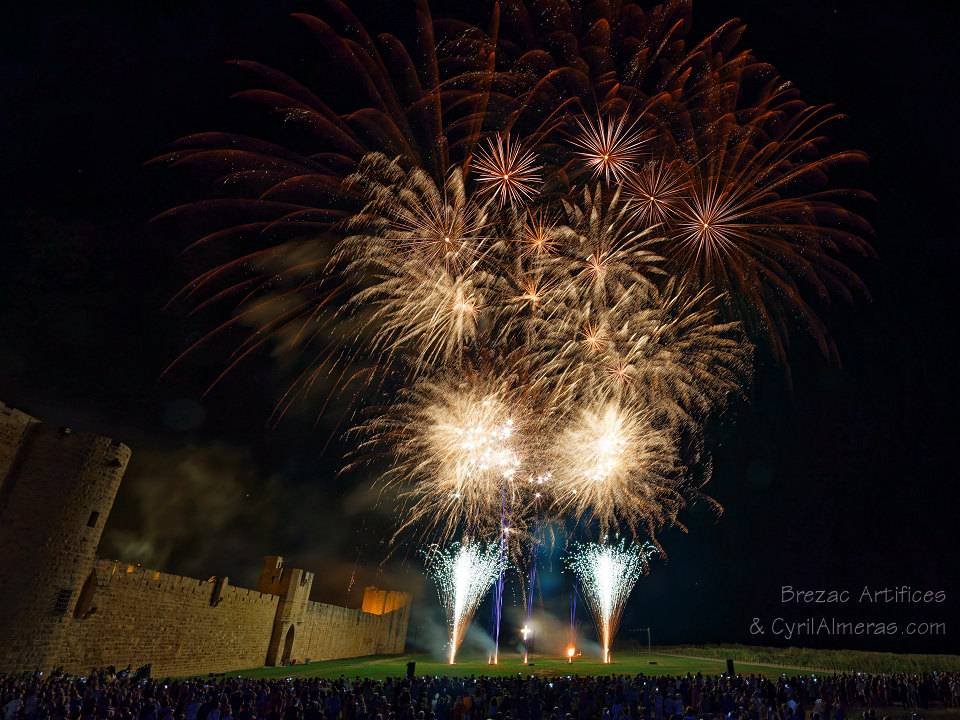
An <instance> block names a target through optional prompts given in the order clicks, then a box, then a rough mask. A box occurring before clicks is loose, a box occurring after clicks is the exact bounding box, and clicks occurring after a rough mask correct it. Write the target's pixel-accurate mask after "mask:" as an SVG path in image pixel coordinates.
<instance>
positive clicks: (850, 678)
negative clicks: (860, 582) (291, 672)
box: [0, 668, 960, 720]
mask: <svg viewBox="0 0 960 720" xmlns="http://www.w3.org/2000/svg"><path fill="white" fill-rule="evenodd" d="M143 675H144V673H141V674H140V675H137V674H135V673H131V672H129V670H128V671H122V672H119V673H117V672H115V671H113V669H112V668H111V669H107V670H102V671H96V672H93V673H91V674H90V675H89V676H87V677H75V676H69V675H64V674H54V675H52V676H43V675H40V674H36V675H22V676H16V677H7V678H0V692H2V695H0V697H2V705H0V712H2V720H641V719H643V720H695V719H697V718H711V719H716V720H723V719H724V718H729V719H730V720H848V718H849V719H850V720H876V719H877V718H883V717H884V716H885V715H886V714H887V712H888V711H890V710H893V709H900V710H903V711H908V712H913V713H916V714H918V715H922V713H923V712H924V710H925V709H927V708H929V707H935V706H939V707H948V708H957V707H960V674H957V673H933V672H931V673H921V674H915V675H907V674H899V675H860V674H855V675H851V674H843V675H826V676H817V675H812V674H811V675H806V676H793V677H787V676H786V675H784V676H782V677H780V678H779V679H775V680H774V679H769V678H765V677H760V676H754V675H750V676H740V675H737V676H729V675H720V676H708V675H702V674H699V673H698V674H696V675H685V676H666V675H660V676H654V675H608V676H603V677H593V676H587V677H585V676H575V675H574V676H566V675H564V676H559V677H552V678H547V677H535V676H519V675H516V676H506V677H486V676H480V677H477V676H468V677H446V676H442V677H434V676H418V677H412V678H407V677H395V678H387V679H386V680H372V679H361V678H356V679H354V680H349V679H345V678H343V677H341V678H339V679H336V680H329V679H327V680H325V679H320V678H284V679H269V680H268V679H247V678H239V677H210V678H206V679H192V680H157V679H152V678H148V677H144V676H143Z"/></svg>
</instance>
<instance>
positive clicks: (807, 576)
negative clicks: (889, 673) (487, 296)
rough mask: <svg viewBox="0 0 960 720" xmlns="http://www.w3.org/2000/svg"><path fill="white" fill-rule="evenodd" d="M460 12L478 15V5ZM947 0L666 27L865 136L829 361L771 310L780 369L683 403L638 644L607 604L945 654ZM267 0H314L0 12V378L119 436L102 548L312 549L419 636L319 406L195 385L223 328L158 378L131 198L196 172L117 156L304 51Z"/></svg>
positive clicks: (954, 586)
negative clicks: (678, 466)
mask: <svg viewBox="0 0 960 720" xmlns="http://www.w3.org/2000/svg"><path fill="white" fill-rule="evenodd" d="M350 5H351V7H354V8H356V9H357V10H358V12H360V13H361V17H363V18H364V19H365V20H367V21H368V23H367V24H368V27H370V28H372V29H373V30H377V31H381V30H387V29H389V30H391V31H398V28H399V31H402V30H403V28H404V27H405V26H406V25H405V23H406V22H407V21H406V19H405V18H407V17H409V12H408V5H412V3H408V2H407V1H406V0H397V1H396V2H387V1H386V0H379V1H377V0H366V1H365V2H363V3H350ZM84 6H89V7H84ZM442 6H443V4H442V3H441V4H440V5H438V7H442ZM788 6H789V7H788ZM470 7H471V8H473V10H471V12H474V13H475V14H477V16H478V17H482V16H483V15H484V13H483V12H482V9H483V8H484V7H486V3H485V2H481V0H477V2H474V3H471V4H470ZM952 7H953V3H950V2H944V3H933V2H923V3H893V2H890V1H889V0H883V1H882V2H865V1H860V0H855V1H851V2H832V3H826V2H820V1H816V0H814V1H810V2H797V3H779V2H768V1H767V0H742V1H734V0H723V1H722V2H721V1H719V0H709V2H707V1H706V0H704V1H702V2H700V3H695V5H694V22H695V26H694V30H693V32H692V33H691V34H690V37H691V38H697V39H699V38H700V37H702V36H703V35H704V33H705V32H707V31H708V30H709V29H711V28H713V27H715V26H717V25H719V24H720V23H721V22H723V21H725V20H727V19H729V18H732V17H741V18H743V19H744V20H745V21H746V23H747V27H748V29H747V33H746V36H745V40H744V43H743V44H744V45H745V46H746V47H751V48H753V49H754V50H755V51H756V54H757V56H758V57H759V58H760V59H762V60H765V61H768V62H771V63H772V64H773V65H775V66H776V67H777V69H778V70H779V71H780V73H781V74H782V75H783V76H784V77H785V78H789V79H792V80H794V81H795V82H796V83H797V84H798V85H799V87H800V89H801V91H802V92H803V96H804V98H805V99H807V100H808V101H810V102H813V103H817V104H823V103H828V102H834V103H836V104H837V108H838V110H839V111H840V112H843V113H845V114H847V115H849V119H847V120H845V121H843V122H841V123H838V124H837V125H836V126H835V127H834V128H833V129H832V130H831V132H830V134H831V137H832V138H833V140H834V143H833V145H832V147H834V148H845V147H856V148H860V149H863V150H865V151H866V152H867V153H868V154H869V155H870V157H871V162H870V164H869V166H864V167H860V168H856V169H852V170H845V171H844V173H843V174H842V178H841V179H842V180H843V181H844V182H846V183H848V184H850V185H852V186H855V187H862V188H865V189H867V190H869V191H870V192H872V193H873V194H874V195H876V197H877V199H878V202H877V203H876V204H868V205H862V206H860V205H858V206H856V209H858V210H859V211H861V212H862V213H863V214H865V215H866V216H867V218H868V219H869V220H870V221H871V223H872V224H873V226H874V228H875V231H876V237H875V238H874V245H875V248H876V250H877V252H878V255H879V257H878V259H876V260H869V261H866V260H862V259H859V258H855V257H847V259H848V261H849V263H850V264H851V265H852V267H854V268H855V269H856V270H857V271H858V272H859V273H860V274H861V276H862V277H863V278H864V279H865V281H866V283H867V285H868V287H869V288H870V290H871V293H872V296H873V299H872V301H866V300H865V299H859V300H857V302H856V303H855V304H853V305H852V306H848V305H846V304H843V303H842V302H841V303H839V304H837V305H836V306H835V307H834V308H832V309H830V310H828V311H826V313H825V314H826V316H827V317H828V319H829V324H830V327H831V328H832V330H833V334H834V336H835V338H836V340H837V344H838V346H839V351H840V356H841V360H842V363H841V364H839V365H837V364H831V363H828V362H827V361H826V360H824V359H823V358H822V357H821V356H819V354H818V353H817V351H816V349H815V348H814V347H812V343H810V342H808V341H806V340H804V339H803V338H802V337H800V336H799V335H798V336H797V339H796V340H795V342H794V345H793V347H792V348H791V351H790V354H791V358H792V361H791V367H790V376H791V377H792V386H791V384H790V382H788V380H787V372H786V371H785V369H784V368H783V367H778V366H776V365H775V364H774V363H772V362H771V361H770V360H769V359H768V358H767V357H766V356H765V355H764V354H763V353H761V354H760V356H759V357H758V367H757V371H756V376H755V381H754V384H753V387H752V389H751V391H750V399H749V402H748V403H743V404H741V405H739V406H737V407H736V408H734V411H733V412H732V413H730V414H729V416H728V417H726V418H725V419H724V422H723V423H719V424H716V425H715V426H713V427H711V431H710V438H711V441H710V442H711V449H712V452H713V457H714V476H713V479H712V481H711V483H710V484H709V485H708V487H707V490H708V492H709V493H710V494H711V495H712V496H713V497H715V498H716V499H717V500H719V501H720V502H721V504H722V505H723V506H724V507H725V513H724V514H723V516H722V517H720V518H719V519H716V518H714V517H713V516H712V515H711V514H710V513H709V512H707V511H706V510H705V509H700V508H697V507H694V508H693V509H692V510H690V511H688V512H686V513H685V514H684V516H683V519H684V522H685V523H686V524H687V526H688V528H689V530H690V532H689V534H682V533H680V532H679V531H675V530H673V531H669V532H666V533H664V535H663V536H662V537H661V540H662V542H663V544H664V547H665V548H666V550H667V552H668V553H669V560H668V562H667V563H666V564H664V563H663V562H662V561H660V562H657V563H655V565H654V567H653V571H652V572H651V574H650V576H649V577H647V578H644V579H642V580H641V582H640V585H639V587H638V590H637V592H636V593H635V595H634V597H633V598H632V600H631V603H630V606H629V611H628V614H627V616H626V618H625V620H624V623H623V632H622V633H621V637H622V638H623V639H626V640H630V639H631V638H633V639H636V640H638V641H639V639H640V637H641V635H640V633H638V632H636V631H635V630H633V631H632V630H631V629H634V628H637V627H640V626H647V625H650V626H652V627H653V640H654V642H655V643H656V642H663V643H667V642H698V643H700V642H720V641H740V642H751V643H753V644H773V643H776V642H777V638H775V637H773V636H771V633H770V632H767V633H766V635H765V636H763V637H756V636H751V635H750V632H749V627H750V623H751V621H752V620H753V618H755V617H760V618H762V619H765V620H766V621H769V620H771V619H772V618H774V617H776V616H783V617H784V618H786V619H789V620H801V619H804V618H806V617H809V616H816V617H821V616H827V617H834V616H835V617H838V618H843V619H849V620H856V621H861V620H862V621H889V620H895V621H898V622H901V623H903V624H905V623H906V622H908V621H911V620H918V621H950V620H954V623H952V624H951V623H949V622H948V626H947V634H946V636H944V637H940V638H910V637H906V636H896V637H886V638H884V637H879V638H877V637H874V638H867V637H862V636H861V637H845V638H836V637H823V636H818V637H816V638H812V639H802V640H800V641H796V640H795V641H794V642H795V644H800V645H815V646H816V645H819V646H839V647H862V648H867V649H887V650H894V651H908V650H917V651H920V650H927V651H941V652H950V651H954V652H955V651H958V650H960V645H958V640H957V638H958V633H960V627H955V618H957V617H960V612H958V611H960V571H958V563H957V561H956V551H957V548H958V547H960V529H958V502H957V501H958V497H960V492H958V490H957V481H958V473H957V471H956V461H955V458H956V453H957V447H958V442H957V435H956V429H957V427H958V426H960V423H958V422H957V417H956V413H957V407H958V400H960V396H958V393H957V389H958V388H957V374H958V360H960V357H958V339H957V331H956V322H955V317H956V315H955V313H956V310H957V303H956V301H955V296H954V292H955V286H956V282H955V276H956V272H957V268H958V266H960V250H958V247H960V245H958V242H957V230H956V217H957V209H958V200H957V199H958V198H960V187H958V183H957V177H958V173H957V170H956V163H957V161H958V157H960V156H958V152H957V150H958V144H957V140H956V138H957V118H958V110H960V103H958V101H957V92H956V87H955V85H956V78H957V77H958V74H960V62H958V59H957V58H958V53H957V49H956V44H957V38H958V37H960V28H958V19H960V11H958V10H956V9H951V8H952ZM291 12H319V8H318V7H317V6H315V5H313V4H312V3H311V1H310V0H276V1H275V2H264V1H262V0H259V1H257V0H251V1H250V2H243V3H237V2H235V1H234V0H229V1H228V0H206V1H204V2H180V1H177V0H167V1H166V2H162V3H161V2H155V1H154V0H145V1H144V2H140V3H131V4H127V5H126V6H124V7H119V6H117V7H114V6H111V5H110V4H107V3H102V4H96V3H83V4H59V3H52V2H44V1H43V0H41V1H39V2H33V3H18V5H17V7H16V9H14V10H9V9H8V11H7V13H6V17H5V21H4V23H3V25H4V26H3V28H2V30H0V32H2V33H3V35H4V40H3V42H2V44H0V62H2V71H0V103H2V111H0V143H2V146H0V159H2V160H0V167H2V186H3V196H2V200H0V222H2V228H3V246H2V250H0V401H3V402H5V403H6V404H8V405H12V406H14V407H17V408H20V409H22V410H25V411H27V412H29V413H31V414H32V415H35V416H37V417H39V418H41V419H43V420H45V421H48V422H51V423H55V424H62V425H69V426H71V427H73V428H75V429H78V430H88V431H94V432H97V433H100V434H104V435H108V436H111V437H115V438H117V439H119V440H121V441H123V442H124V443H126V444H127V445H129V446H130V447H131V448H132V449H133V451H134V454H133V460H132V461H131V464H130V468H129V470H128V472H127V476H126V479H125V480H124V484H123V486H122V488H121V490H120V494H119V496H118V498H117V502H116V505H115V508H114V512H113V514H112V516H111V517H110V519H109V522H108V524H107V530H106V532H105V535H104V540H103V543H102V545H101V550H100V551H101V554H103V555H105V556H108V557H118V558H122V559H124V560H129V561H136V562H142V563H143V564H144V565H145V566H148V567H153V568H157V569H162V570H167V571H170V572H175V573H183V574H186V575H191V576H195V577H208V576H210V575H213V574H221V575H222V574H228V575H229V576H230V578H231V582H233V583H236V584H240V585H246V586H252V585H254V584H255V583H256V575H257V571H258V568H259V564H260V560H261V557H262V556H263V555H266V554H281V555H283V556H284V557H285V558H286V561H287V564H289V565H293V566H298V567H305V568H307V569H309V570H314V571H316V572H317V579H316V581H315V585H314V587H315V593H314V597H315V599H319V600H325V601H329V602H337V603H353V604H356V603H358V602H359V597H360V592H362V587H363V586H364V585H365V584H370V583H376V584H379V585H380V586H382V587H383V586H386V587H402V588H407V589H410V590H412V591H413V592H415V593H416V594H417V597H418V606H417V610H416V614H415V618H414V626H416V627H417V628H418V632H420V633H421V634H422V635H421V637H424V636H427V635H428V632H427V630H426V627H427V626H428V625H429V624H430V622H431V621H432V620H431V618H433V617H434V616H435V614H436V608H435V606H436V604H437V603H436V601H435V596H434V594H433V590H432V588H430V587H429V586H427V585H426V584H425V583H424V581H423V579H422V572H421V569H420V566H419V563H418V561H417V560H416V559H412V560H410V561H407V562H403V557H402V555H403V551H400V552H398V553H395V554H394V555H393V556H391V558H390V559H389V560H387V561H386V562H384V563H383V564H382V565H381V563H382V562H383V561H384V559H385V558H386V557H387V553H388V547H387V544H386V542H387V540H388V539H389V536H390V533H389V524H390V514H389V509H385V508H381V509H371V506H372V503H373V500H374V498H373V496H372V495H371V494H370V492H369V485H370V478H369V477H367V476H365V475H363V474H360V473H357V474H353V475H346V476H343V475H340V476H338V474H337V471H338V469H339V467H340V464H341V460H340V458H341V456H342V452H343V450H344V449H345V448H344V446H343V445H342V443H341V442H340V441H339V440H338V439H337V436H336V433H335V432H334V425H335V423H336V422H337V420H338V418H337V417H336V408H334V409H333V410H332V411H329V412H327V413H325V414H324V415H323V416H322V417H321V419H320V422H319V423H316V424H315V423H314V419H315V417H316V415H317V412H316V409H315V408H304V409H302V410H301V411H300V412H299V414H295V415H294V416H293V417H291V418H289V419H287V420H285V421H284V422H282V423H281V424H280V425H279V427H277V428H273V427H268V424H267V420H268V418H269V416H270V413H271V411H272V409H273V407H274V404H275V403H276V401H277V399H278V398H279V395H280V393H281V392H282V390H283V387H284V386H283V379H284V378H283V375H282V373H281V372H280V371H279V370H277V369H276V368H275V366H274V364H273V363H272V361H271V358H270V356H269V353H263V354H262V355H261V356H259V357H256V358H254V359H252V360H251V361H250V362H247V363H245V364H243V365H241V366H240V367H239V368H238V369H237V370H236V371H235V372H234V373H232V374H231V375H230V376H229V377H228V378H227V380H226V381H225V382H224V383H223V384H221V385H220V386H218V387H217V388H216V389H214V390H213V391H212V392H211V393H210V394H209V395H207V396H206V397H205V398H202V399H201V395H202V393H203V391H204V390H205V389H206V387H207V386H208V385H209V383H210V382H211V381H212V380H213V379H214V378H215V377H216V376H217V375H218V374H219V372H220V371H221V370H222V369H223V367H224V358H225V352H226V351H227V350H228V349H229V348H230V347H232V346H231V345H230V344H229V342H226V343H224V344H222V345H219V346H218V345H217V344H214V345H213V346H211V347H208V348H205V349H204V350H203V351H201V352H200V353H198V354H197V355H194V356H191V357H190V358H188V359H186V360H185V361H184V362H182V363H181V364H179V365H178V366H176V367H175V368H174V369H173V370H172V371H171V372H170V373H169V374H167V375H165V376H163V377H161V375H162V374H163V372H164V370H165V368H166V367H167V366H168V365H169V364H170V363H171V362H172V361H173V360H174V359H175V358H176V357H177V356H178V355H179V354H180V353H181V352H182V351H183V350H184V349H185V348H186V347H187V346H188V345H189V344H190V343H191V342H192V341H193V340H195V339H196V338H197V337H199V336H200V334H202V333H203V332H204V331H206V330H209V329H210V327H211V322H212V318H211V317H209V316H199V317H186V316H184V314H183V313H180V312H170V311H166V310H165V309H164V306H165V304H166V303H167V302H168V301H169V300H170V298H171V297H172V296H173V295H174V294H175V293H176V292H177V290H179V289H180V288H181V287H182V286H183V285H184V284H185V283H186V281H187V280H189V279H190V278H191V276H192V275H193V274H194V273H195V272H196V270H197V268H196V267H191V266H190V262H189V261H188V260H186V259H184V257H182V256H181V250H182V249H183V248H184V247H185V246H186V245H187V244H188V243H189V242H191V241H192V240H193V239H195V236H194V235H191V234H189V233H188V232H184V231H182V230H180V229H178V228H177V227H176V226H173V225H171V224H169V223H168V224H162V223H150V222H149V221H150V219H151V218H152V217H153V216H155V215H157V214H159V213H161V212H163V211H164V210H166V209H168V208H169V207H171V206H172V205H174V204H176V203H178V202H182V201H184V200H187V199H190V197H199V196H200V195H199V191H198V190H196V189H195V188H191V187H189V181H185V180H184V178H183V177H181V176H178V175H177V174H176V173H171V172H168V171H165V170H163V169H160V168H156V167H144V163H145V162H146V161H148V160H149V159H150V158H151V157H154V156H156V155H158V154H160V153H162V152H164V151H165V150H166V149H167V147H168V145H169V143H170V142H171V141H173V140H174V139H176V138H177V137H179V136H182V135H184V134H187V133H190V132H196V131H204V130H221V129H230V128H231V127H232V125H233V123H234V121H235V119H236V117H237V113H238V112H239V110H238V109H237V106H236V104H235V103H233V102H232V101H231V100H230V99H229V96H230V94H231V93H232V92H235V91H237V90H240V89H242V88H244V87H247V86H248V81H247V80H246V78H245V76H244V75H243V74H242V73H241V72H240V71H238V70H237V69H236V68H234V67H230V66H228V65H226V64H225V61H227V60H231V59H251V60H259V61H263V62H266V63H268V64H274V65H277V66H279V67H281V68H284V67H288V66H285V65H284V63H285V62H290V61H291V60H292V61H296V60H297V55H298V53H301V52H309V48H310V47H311V44H310V43H309V42H305V41H304V37H303V33H302V30H301V28H300V27H299V26H298V24H297V23H296V21H295V20H293V19H291V18H290V17H289V13H291ZM437 14H438V15H439V14H440V13H439V12H438V13H437ZM184 183H186V186H185V185H184ZM190 193H194V194H193V195H192V196H191V195H190ZM331 435H333V436H334V440H333V442H331V443H330V444H329V446H327V440H328V439H329V438H330V437H331ZM325 446H326V448H325ZM559 554H560V548H558V549H557V550H556V551H555V552H554V553H553V556H552V558H551V560H550V565H549V567H548V569H547V570H546V571H545V572H543V573H542V586H541V589H542V601H543V603H544V605H545V607H546V609H547V610H549V611H552V612H555V613H558V614H562V613H563V612H564V608H565V604H566V603H567V602H569V592H570V588H569V580H570V576H569V575H566V574H560V573H559V568H560V563H559V561H558V557H559ZM783 585H792V586H794V587H803V588H811V589H815V588H827V589H829V588H836V589H848V590H851V591H852V592H853V595H854V596H855V597H857V596H859V594H860V592H861V590H862V588H863V586H864V585H867V586H869V587H871V588H877V589H879V588H883V587H891V586H900V585H909V586H912V587H913V588H918V589H923V590H944V591H946V597H947V599H946V601H945V602H944V603H940V604H936V603H932V604H923V603H921V604H916V605H903V604H899V605H897V604H889V605H883V604H881V605H869V604H864V603H858V602H856V601H853V602H850V603H847V604H846V605H844V606H841V607H837V606H819V607H818V606H813V605H808V606H800V607H787V606H784V605H783V604H781V602H780V601H781V586H783ZM515 604H517V605H519V604H520V601H519V599H518V598H517V599H516V603H515ZM483 619H485V618H484V617H483V613H481V620H483ZM584 622H585V626H586V625H588V623H587V621H586V619H585V618H584ZM412 627H413V626H412ZM411 632H412V630H411ZM642 637H643V640H644V642H645V637H646V636H645V634H644V635H643V636H642ZM781 641H782V638H781Z"/></svg>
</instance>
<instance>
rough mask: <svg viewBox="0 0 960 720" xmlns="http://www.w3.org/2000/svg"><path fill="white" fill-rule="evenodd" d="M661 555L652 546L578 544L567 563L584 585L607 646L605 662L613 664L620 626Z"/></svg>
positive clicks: (588, 601)
mask: <svg viewBox="0 0 960 720" xmlns="http://www.w3.org/2000/svg"><path fill="white" fill-rule="evenodd" d="M656 552H657V549H656V547H654V546H653V545H652V544H650V543H644V544H643V545H639V546H638V545H635V544H633V543H630V544H629V545H627V544H626V541H621V542H620V544H619V545H607V544H605V543H577V544H576V545H574V546H573V549H572V552H571V554H570V556H569V558H568V559H567V564H568V565H569V567H570V569H571V570H573V572H574V573H575V574H576V576H577V579H578V580H579V581H580V588H581V589H582V591H583V594H584V597H586V600H587V605H588V606H589V607H590V612H591V613H592V614H593V619H594V622H595V623H596V625H597V634H598V635H599V636H600V640H601V642H602V643H603V661H604V662H605V663H608V662H610V645H611V644H612V642H613V636H614V635H615V634H616V632H617V627H618V626H619V625H620V616H621V615H622V614H623V608H624V606H625V605H626V604H627V598H628V597H630V592H631V591H632V590H633V586H634V585H636V583H637V580H638V579H639V578H640V576H641V575H642V574H644V573H645V572H646V570H647V568H648V567H649V560H650V558H651V557H652V556H653V555H654V554H655V553H656Z"/></svg>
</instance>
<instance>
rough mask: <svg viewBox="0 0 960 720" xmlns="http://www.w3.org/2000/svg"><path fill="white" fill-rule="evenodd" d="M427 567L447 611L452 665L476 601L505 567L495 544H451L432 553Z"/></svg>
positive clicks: (476, 604)
mask: <svg viewBox="0 0 960 720" xmlns="http://www.w3.org/2000/svg"><path fill="white" fill-rule="evenodd" d="M428 567H429V570H430V575H431V576H432V577H433V580H434V582H435V583H436V585H437V591H438V593H439V595H440V602H441V603H442V605H443V609H444V611H445V612H446V614H447V629H448V630H449V633H450V655H449V657H450V664H451V665H453V664H454V662H455V660H456V657H457V649H458V648H459V647H460V643H461V642H463V638H464V636H465V635H466V633H467V629H468V628H469V627H470V623H471V621H472V620H473V615H474V613H475V612H476V611H477V607H478V606H479V605H480V601H481V600H483V597H484V595H486V594H487V592H488V591H489V590H490V588H491V587H493V584H494V582H496V580H497V578H498V577H499V576H500V575H501V573H502V572H503V571H504V570H505V561H504V560H503V553H502V552H501V549H500V546H499V545H496V544H491V545H485V544H483V543H476V542H473V543H463V544H460V543H455V544H454V545H452V546H451V547H450V548H448V549H446V550H437V551H436V552H434V553H433V554H432V555H431V556H430V557H429V558H428Z"/></svg>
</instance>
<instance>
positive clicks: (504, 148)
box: [473, 133, 543, 207]
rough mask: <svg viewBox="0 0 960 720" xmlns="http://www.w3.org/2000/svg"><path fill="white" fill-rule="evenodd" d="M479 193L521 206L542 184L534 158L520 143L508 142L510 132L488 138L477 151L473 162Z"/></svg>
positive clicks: (501, 203)
mask: <svg viewBox="0 0 960 720" xmlns="http://www.w3.org/2000/svg"><path fill="white" fill-rule="evenodd" d="M473 167H474V173H475V174H476V178H477V182H478V183H479V185H480V187H481V188H482V190H481V192H482V193H484V194H488V195H490V196H491V197H493V198H495V199H496V201H497V204H498V205H499V206H500V207H503V205H504V204H505V203H510V204H511V205H517V206H522V205H524V203H526V202H528V201H530V200H532V199H533V198H534V196H535V195H536V192H537V188H538V187H539V186H540V185H541V183H542V182H543V181H542V178H541V176H540V166H539V165H538V164H537V157H536V155H534V154H533V153H532V152H530V151H524V150H523V149H522V148H521V145H520V142H519V141H516V142H511V141H510V135H509V133H508V134H507V135H505V136H504V135H498V136H497V137H496V139H495V140H494V139H493V138H491V139H490V140H489V141H488V143H487V146H486V147H485V148H482V149H481V150H480V152H479V153H477V156H476V158H475V159H474V163H473Z"/></svg>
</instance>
